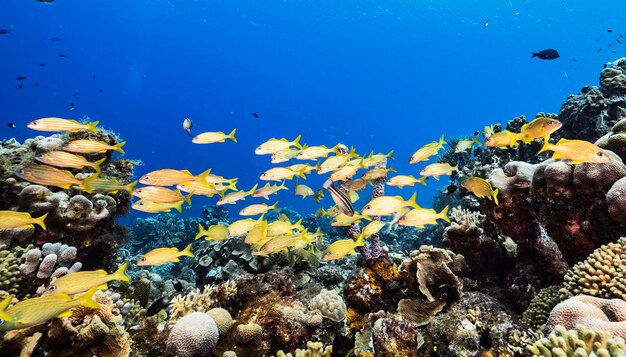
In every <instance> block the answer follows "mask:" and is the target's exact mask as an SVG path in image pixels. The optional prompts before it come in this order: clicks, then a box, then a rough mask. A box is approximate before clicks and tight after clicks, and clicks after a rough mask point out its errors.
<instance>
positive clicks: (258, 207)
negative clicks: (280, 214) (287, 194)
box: [239, 202, 278, 216]
mask: <svg viewBox="0 0 626 357" xmlns="http://www.w3.org/2000/svg"><path fill="white" fill-rule="evenodd" d="M277 207H278V202H276V203H274V204H273V205H271V206H270V205H266V204H265V203H257V204H254V205H250V206H248V207H245V208H243V209H242V210H241V211H239V214H240V215H242V216H256V215H257V214H263V213H267V212H268V211H270V210H276V211H278V208H277Z"/></svg>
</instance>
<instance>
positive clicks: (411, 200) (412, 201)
mask: <svg viewBox="0 0 626 357" xmlns="http://www.w3.org/2000/svg"><path fill="white" fill-rule="evenodd" d="M416 199H417V192H413V196H411V198H409V200H408V201H407V203H406V205H407V206H411V207H413V208H420V206H419V205H418V204H417V202H416Z"/></svg>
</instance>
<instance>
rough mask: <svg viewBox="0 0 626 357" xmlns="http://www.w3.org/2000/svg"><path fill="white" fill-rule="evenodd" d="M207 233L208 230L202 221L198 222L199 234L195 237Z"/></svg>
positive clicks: (200, 236) (196, 237) (197, 237)
mask: <svg viewBox="0 0 626 357" xmlns="http://www.w3.org/2000/svg"><path fill="white" fill-rule="evenodd" d="M206 233H207V230H206V229H204V227H202V223H198V234H196V236H195V238H194V239H200V238H202V236H204V235H205V234H206Z"/></svg>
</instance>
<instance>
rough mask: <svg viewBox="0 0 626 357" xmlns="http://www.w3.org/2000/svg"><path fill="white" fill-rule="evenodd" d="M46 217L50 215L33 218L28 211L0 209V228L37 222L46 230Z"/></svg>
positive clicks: (23, 225) (26, 226)
mask: <svg viewBox="0 0 626 357" xmlns="http://www.w3.org/2000/svg"><path fill="white" fill-rule="evenodd" d="M46 217H48V214H47V213H46V214H44V215H42V216H39V217H37V218H33V217H31V216H30V213H28V212H17V211H0V229H11V228H30V227H31V226H32V225H33V224H36V225H38V226H39V227H41V228H42V229H43V230H45V229H46V223H45V222H44V220H45V219H46ZM0 311H1V310H0Z"/></svg>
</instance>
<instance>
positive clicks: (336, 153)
mask: <svg viewBox="0 0 626 357" xmlns="http://www.w3.org/2000/svg"><path fill="white" fill-rule="evenodd" d="M339 146H341V144H337V145H335V146H333V153H334V154H335V155H341V151H339Z"/></svg>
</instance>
